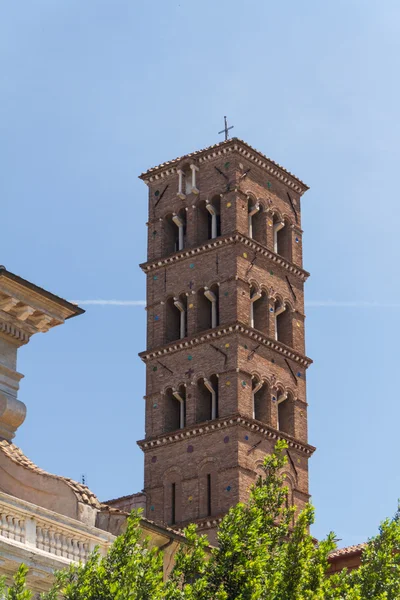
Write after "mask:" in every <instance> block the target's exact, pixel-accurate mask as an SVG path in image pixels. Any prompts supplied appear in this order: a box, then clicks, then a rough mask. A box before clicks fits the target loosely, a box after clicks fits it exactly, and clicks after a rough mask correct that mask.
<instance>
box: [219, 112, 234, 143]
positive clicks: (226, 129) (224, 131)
mask: <svg viewBox="0 0 400 600" xmlns="http://www.w3.org/2000/svg"><path fill="white" fill-rule="evenodd" d="M224 121H225V127H224V129H222V130H221V131H218V135H220V134H221V133H225V141H226V140H227V139H228V137H229V130H230V129H233V125H231V126H230V127H228V120H227V117H224Z"/></svg>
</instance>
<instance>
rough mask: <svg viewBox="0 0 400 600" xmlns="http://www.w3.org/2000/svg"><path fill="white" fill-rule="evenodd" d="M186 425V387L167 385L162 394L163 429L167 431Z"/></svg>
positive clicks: (182, 427)
mask: <svg viewBox="0 0 400 600" xmlns="http://www.w3.org/2000/svg"><path fill="white" fill-rule="evenodd" d="M185 426H186V387H185V386H184V385H182V384H181V385H180V386H179V387H178V388H172V387H169V388H167V389H166V391H165V394H164V431H165V433H169V432H171V431H176V430H178V429H184V427H185Z"/></svg>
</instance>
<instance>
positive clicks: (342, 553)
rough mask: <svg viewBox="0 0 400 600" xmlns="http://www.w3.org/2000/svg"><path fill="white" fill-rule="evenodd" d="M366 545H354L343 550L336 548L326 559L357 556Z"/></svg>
mask: <svg viewBox="0 0 400 600" xmlns="http://www.w3.org/2000/svg"><path fill="white" fill-rule="evenodd" d="M366 546H367V544H366V543H365V542H363V543H362V544H356V545H355V546H346V547H345V548H338V549H337V550H334V551H333V552H331V553H330V554H329V556H328V559H329V560H331V559H334V558H339V557H343V556H349V555H350V554H358V553H359V552H360V553H361V552H362V551H363V550H364V548H366Z"/></svg>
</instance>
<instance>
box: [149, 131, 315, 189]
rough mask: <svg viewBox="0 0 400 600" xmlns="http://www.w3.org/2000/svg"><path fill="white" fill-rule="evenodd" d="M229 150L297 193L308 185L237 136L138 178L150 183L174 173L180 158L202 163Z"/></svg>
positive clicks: (161, 165)
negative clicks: (193, 159)
mask: <svg viewBox="0 0 400 600" xmlns="http://www.w3.org/2000/svg"><path fill="white" fill-rule="evenodd" d="M231 152H238V154H239V155H241V156H243V157H244V158H246V159H247V160H249V161H250V162H253V163H254V164H256V165H257V166H258V167H260V168H261V169H264V170H265V171H267V173H268V174H269V175H272V176H273V177H275V179H278V180H279V181H281V182H282V183H284V184H285V185H287V186H288V187H289V188H291V189H293V190H295V191H296V192H298V193H299V194H303V193H304V192H305V191H307V190H308V189H309V188H308V186H307V185H306V184H305V183H304V182H303V181H301V180H300V179H298V178H297V177H296V176H295V175H293V174H292V173H290V172H289V171H287V170H286V169H285V168H284V167H282V166H281V165H279V164H278V163H276V162H274V161H273V160H272V159H270V158H268V157H267V156H265V155H264V154H262V153H261V152H259V151H258V150H255V148H252V147H251V146H250V145H249V144H247V143H246V142H244V141H243V140H240V139H239V138H232V139H230V140H226V141H225V142H220V143H219V144H215V145H214V146H209V147H208V148H203V149H202V150H197V151H195V152H192V153H190V154H186V155H184V156H180V157H178V158H175V159H173V160H169V161H167V162H165V163H162V164H160V165H158V166H157V167H153V168H151V169H149V170H148V171H146V172H145V173H142V174H141V175H140V179H142V180H143V181H145V182H146V183H149V182H150V183H152V182H153V181H157V180H159V179H164V178H165V177H168V176H169V175H172V174H173V173H176V169H177V167H178V166H179V163H180V162H181V161H182V160H186V159H189V158H194V157H196V158H198V161H199V164H202V163H204V162H207V161H209V160H214V159H216V158H218V157H224V156H226V154H228V153H231Z"/></svg>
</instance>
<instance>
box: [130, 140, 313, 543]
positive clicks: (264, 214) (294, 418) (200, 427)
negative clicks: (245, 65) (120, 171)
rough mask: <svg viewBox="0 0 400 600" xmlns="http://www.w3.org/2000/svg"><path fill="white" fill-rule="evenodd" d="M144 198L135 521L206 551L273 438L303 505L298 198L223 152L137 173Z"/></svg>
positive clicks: (266, 170)
mask: <svg viewBox="0 0 400 600" xmlns="http://www.w3.org/2000/svg"><path fill="white" fill-rule="evenodd" d="M140 177H141V179H142V180H143V181H144V182H145V183H146V184H147V186H148V188H149V219H148V223H147V225H148V260H147V262H146V263H144V264H142V265H141V268H142V270H143V271H144V273H145V274H146V277H147V349H146V351H145V352H143V353H141V355H140V356H141V358H142V360H143V361H144V363H145V365H146V395H145V402H146V433H145V439H144V440H141V441H139V442H138V444H139V446H140V447H141V448H142V450H143V451H144V457H145V482H144V489H145V492H146V498H147V500H146V503H147V505H146V515H147V517H148V518H149V519H152V520H154V521H156V522H160V523H164V524H166V525H170V526H172V527H175V528H180V527H182V526H184V525H185V524H187V523H189V522H193V521H195V522H197V523H198V525H199V528H200V530H202V531H203V532H204V533H207V534H208V535H209V537H210V540H211V541H214V539H215V530H216V528H217V527H218V523H219V520H220V518H221V517H222V516H223V515H224V514H225V513H226V512H227V510H228V509H229V507H230V506H232V505H234V504H236V503H237V502H239V501H245V500H246V499H247V497H248V490H249V486H250V485H251V484H252V483H253V482H254V481H255V479H256V478H257V476H258V475H260V474H261V473H262V471H261V465H262V463H263V459H264V457H265V455H266V454H268V453H270V452H271V451H272V449H273V447H274V445H275V443H276V441H277V440H278V439H279V438H283V439H285V440H287V442H288V445H289V449H288V465H287V478H286V482H287V485H288V487H289V492H290V498H291V501H292V502H293V503H294V504H296V506H298V507H299V508H302V507H303V505H304V504H305V503H306V502H307V500H308V498H309V495H308V459H309V457H310V456H311V454H312V453H313V451H314V448H313V447H312V446H310V445H309V444H308V439H307V401H306V370H307V367H308V366H309V365H310V364H311V360H310V359H309V358H307V356H306V355H305V344H304V330H305V315H304V282H305V281H306V279H307V277H308V273H307V272H306V271H305V270H304V269H303V266H302V233H303V232H302V229H301V212H300V198H301V196H302V194H303V193H304V192H305V191H306V190H307V189H308V188H307V186H306V185H305V184H304V183H303V182H302V181H300V180H299V179H298V178H297V177H295V176H294V175H292V174H291V173H289V172H288V171H286V170H285V169H284V168H283V167H281V166H280V165H278V164H276V163H275V162H273V161H272V160H270V159H268V158H267V157H265V156H264V155H263V154H261V153H260V152H258V151H257V150H254V149H253V148H252V147H251V146H249V145H248V144H246V143H245V142H243V141H241V140H239V139H237V138H232V139H228V140H226V141H224V142H222V143H220V144H216V145H215V146H212V147H210V148H206V149H204V150H199V151H197V152H193V153H192V154H187V155H186V156H183V157H182V158H177V159H175V160H171V161H168V162H166V163H163V164H161V165H159V166H158V167H154V168H152V169H149V170H148V171H147V172H146V173H143V174H142V175H141V176H140Z"/></svg>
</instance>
